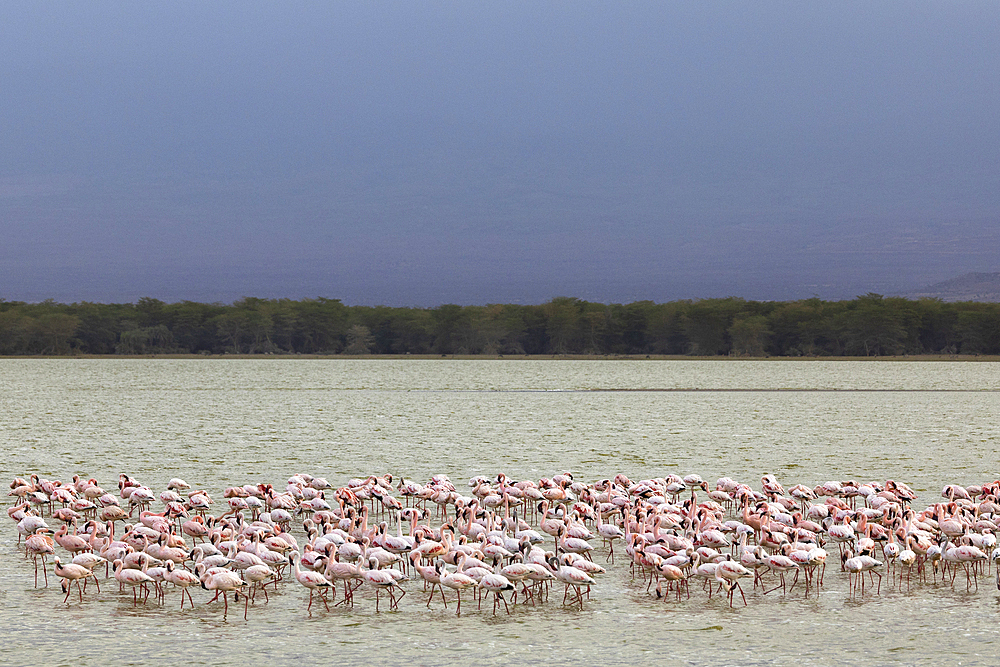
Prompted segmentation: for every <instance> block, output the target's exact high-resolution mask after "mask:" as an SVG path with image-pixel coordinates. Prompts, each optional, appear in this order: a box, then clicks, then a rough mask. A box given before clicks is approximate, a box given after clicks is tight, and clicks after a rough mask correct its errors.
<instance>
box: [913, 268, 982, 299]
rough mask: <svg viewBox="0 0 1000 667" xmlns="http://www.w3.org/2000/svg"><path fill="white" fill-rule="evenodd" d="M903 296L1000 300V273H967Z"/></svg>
mask: <svg viewBox="0 0 1000 667" xmlns="http://www.w3.org/2000/svg"><path fill="white" fill-rule="evenodd" d="M903 296H905V297H907V298H910V299H920V298H924V297H931V298H935V299H941V300H942V301H948V302H954V301H988V302H992V303H997V302H1000V273H966V274H965V275H964V276H959V277H958V278H952V279H951V280H945V281H944V282H941V283H935V284H933V285H929V286H927V287H924V288H922V289H919V290H917V291H915V292H911V293H909V294H904V295H903Z"/></svg>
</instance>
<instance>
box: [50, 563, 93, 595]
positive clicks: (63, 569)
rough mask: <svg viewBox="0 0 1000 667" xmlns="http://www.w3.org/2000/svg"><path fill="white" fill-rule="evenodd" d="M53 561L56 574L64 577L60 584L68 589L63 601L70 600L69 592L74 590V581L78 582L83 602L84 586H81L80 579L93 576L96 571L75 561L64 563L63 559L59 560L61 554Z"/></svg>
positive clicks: (77, 586)
mask: <svg viewBox="0 0 1000 667" xmlns="http://www.w3.org/2000/svg"><path fill="white" fill-rule="evenodd" d="M52 561H53V563H54V564H55V567H54V570H55V574H56V576H57V577H59V578H61V579H62V582H61V584H60V585H61V586H62V589H63V590H64V591H66V597H64V598H63V602H66V601H67V600H69V594H70V592H71V591H72V590H73V584H74V583H75V584H76V589H77V590H78V591H79V592H80V602H83V588H81V587H80V580H81V579H86V578H87V577H93V576H94V573H93V572H91V571H90V570H88V569H87V568H85V567H84V566H82V565H77V564H75V563H67V564H66V565H63V564H62V561H60V560H59V556H55V557H54V558H53V559H52ZM95 581H96V579H95Z"/></svg>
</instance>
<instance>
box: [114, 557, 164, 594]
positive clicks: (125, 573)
mask: <svg viewBox="0 0 1000 667" xmlns="http://www.w3.org/2000/svg"><path fill="white" fill-rule="evenodd" d="M112 567H113V568H114V572H115V579H116V580H117V581H118V583H119V584H121V585H122V586H131V587H132V604H133V605H137V604H139V591H138V590H137V589H138V588H139V587H140V586H142V587H143V588H145V587H146V584H150V583H155V582H154V581H153V578H152V577H150V576H149V575H148V574H146V573H145V572H143V571H142V570H134V569H132V568H127V567H125V563H124V562H122V561H120V560H116V561H115V562H114V563H113V564H112Z"/></svg>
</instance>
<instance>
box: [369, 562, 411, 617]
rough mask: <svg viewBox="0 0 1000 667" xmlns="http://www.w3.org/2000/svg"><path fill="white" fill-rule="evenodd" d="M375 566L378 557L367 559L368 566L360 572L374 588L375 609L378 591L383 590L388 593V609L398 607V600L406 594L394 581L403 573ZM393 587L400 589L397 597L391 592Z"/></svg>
mask: <svg viewBox="0 0 1000 667" xmlns="http://www.w3.org/2000/svg"><path fill="white" fill-rule="evenodd" d="M373 566H374V567H373ZM377 566H378V559H377V558H375V557H372V558H370V559H368V568H367V569H364V570H362V573H361V576H362V578H363V579H364V580H365V581H366V582H367V583H368V584H369V585H370V586H372V587H373V588H374V589H375V611H376V612H377V611H378V600H379V593H380V592H381V591H383V590H384V591H385V592H386V593H388V594H389V599H390V603H389V609H398V608H399V607H398V605H399V600H401V599H402V598H403V596H404V595H406V591H404V590H403V589H401V588H399V586H398V585H397V583H396V582H397V581H398V580H400V579H402V578H403V574H402V573H401V572H399V571H397V570H389V569H386V570H379V569H377ZM393 589H397V590H399V591H400V596H399V599H397V598H396V596H395V595H394V594H393Z"/></svg>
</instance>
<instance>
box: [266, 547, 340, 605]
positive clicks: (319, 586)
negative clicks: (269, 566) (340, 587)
mask: <svg viewBox="0 0 1000 667" xmlns="http://www.w3.org/2000/svg"><path fill="white" fill-rule="evenodd" d="M288 562H289V563H290V564H292V565H293V566H294V567H295V580H296V581H297V582H299V584H301V585H302V586H303V587H305V588H307V589H309V606H308V607H306V611H308V612H310V613H312V602H313V592H315V591H320V594H319V599H320V600H322V601H323V606H324V607H326V610H327V611H330V605H329V604H327V602H326V596H325V595H324V593H325V592H326V591H327V590H329V589H331V588H333V584H332V583H330V580H329V579H327V578H326V577H325V576H324V575H323V574H321V573H319V572H314V571H312V570H303V569H302V568H301V567H299V552H298V551H293V552H292V554H291V555H290V556H289V557H288ZM261 564H263V563H261Z"/></svg>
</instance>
